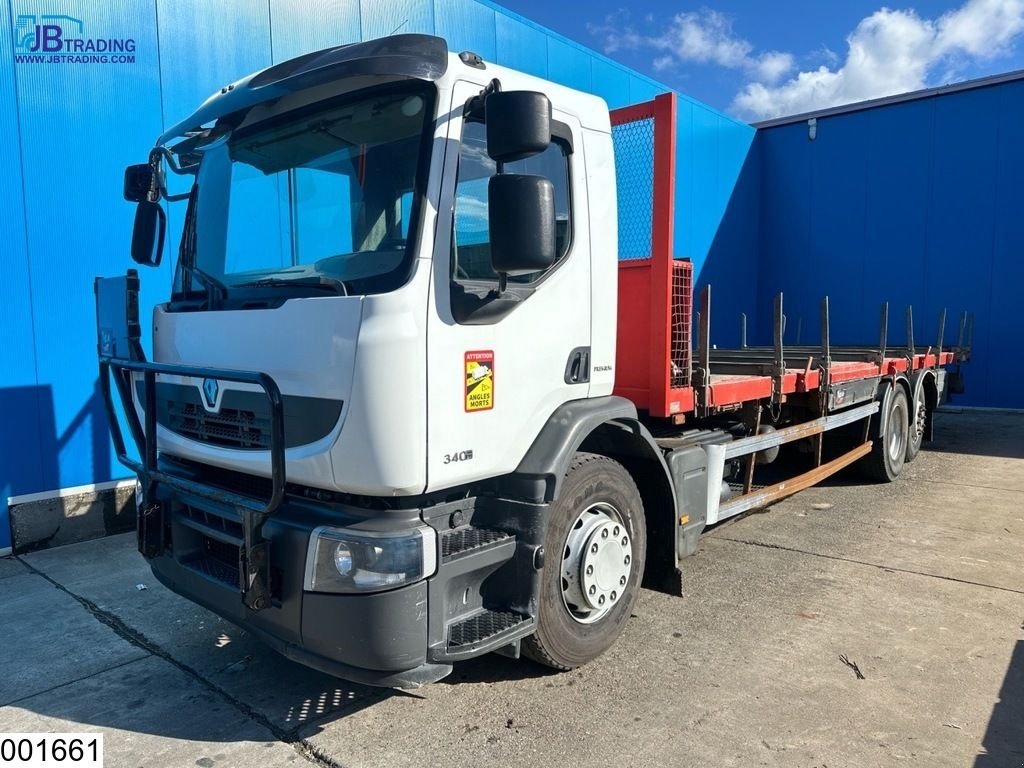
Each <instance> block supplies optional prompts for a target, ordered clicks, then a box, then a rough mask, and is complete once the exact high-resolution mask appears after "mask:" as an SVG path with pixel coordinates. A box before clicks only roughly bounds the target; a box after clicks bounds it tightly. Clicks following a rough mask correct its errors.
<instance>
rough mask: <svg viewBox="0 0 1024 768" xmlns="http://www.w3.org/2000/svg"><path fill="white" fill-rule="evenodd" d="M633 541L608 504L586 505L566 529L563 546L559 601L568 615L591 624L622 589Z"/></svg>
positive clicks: (630, 567)
mask: <svg viewBox="0 0 1024 768" xmlns="http://www.w3.org/2000/svg"><path fill="white" fill-rule="evenodd" d="M632 546H633V545H632V541H631V540H630V538H629V532H628V531H627V530H626V526H625V525H624V524H623V522H622V516H621V515H620V514H619V512H618V510H617V509H615V507H613V506H612V505H611V504H606V503H599V504H593V505H591V506H590V507H587V508H586V509H585V510H584V511H583V512H582V513H581V514H580V516H579V517H577V518H576V522H574V523H573V525H572V527H571V528H570V529H569V535H568V536H566V539H565V546H564V547H563V548H562V574H561V580H562V602H563V603H564V604H565V608H566V610H567V611H568V612H569V615H570V616H572V617H573V619H575V620H576V621H578V622H580V623H581V624H591V623H593V622H595V621H598V620H599V619H601V618H602V617H603V616H604V615H605V614H607V613H608V612H609V611H610V610H611V609H612V608H613V607H614V606H615V605H616V603H618V601H619V600H621V599H622V595H623V593H624V592H625V589H626V585H627V584H629V576H630V573H632V569H633V555H632Z"/></svg>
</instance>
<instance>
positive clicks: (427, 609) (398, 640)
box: [148, 487, 546, 688]
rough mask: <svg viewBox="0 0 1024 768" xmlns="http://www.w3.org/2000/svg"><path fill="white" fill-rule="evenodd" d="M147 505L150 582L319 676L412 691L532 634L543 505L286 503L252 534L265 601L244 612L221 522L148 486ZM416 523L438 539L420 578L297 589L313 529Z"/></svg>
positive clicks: (234, 558)
mask: <svg viewBox="0 0 1024 768" xmlns="http://www.w3.org/2000/svg"><path fill="white" fill-rule="evenodd" d="M156 500H157V502H158V503H159V504H160V505H161V507H162V509H163V514H162V515H161V516H162V518H163V522H164V535H163V539H164V544H165V546H164V549H163V551H162V552H161V553H160V554H158V555H156V556H154V557H150V558H148V560H149V563H150V567H151V568H152V570H153V573H154V575H155V576H156V578H157V579H158V580H159V581H160V582H161V583H163V584H164V585H165V586H167V587H168V588H170V589H171V590H173V591H174V592H176V593H178V594H180V595H182V596H183V597H186V598H188V599H189V600H192V601H193V602H195V603H198V604H199V605H202V606H203V607H205V608H207V609H209V610H211V611H213V612H214V613H216V614H218V615H220V616H222V617H224V618H225V619H227V620H228V621H231V622H232V623H234V624H236V625H238V626H239V627H241V628H242V629H244V630H245V631H247V632H250V633H252V634H253V635H255V636H256V637H258V638H260V639H261V640H262V641H264V642H265V643H266V644H268V645H269V646H271V647H272V648H274V649H275V650H277V651H278V652H280V653H281V654H282V655H284V656H286V657H288V658H290V659H292V660H294V661H297V662H299V663H301V664H304V665H306V666H309V667H312V668H314V669H317V670H319V671H321V672H325V673H327V674H330V675H334V676H336V677H340V678H343V679H346V680H351V681H353V682H357V683H362V684H366V685H375V686H385V687H398V688H411V687H418V686H421V685H424V684H426V683H429V682H433V681H436V680H439V679H441V678H443V677H445V676H446V675H448V674H449V673H450V672H451V670H452V664H453V663H454V662H455V661H458V660H461V659H466V658H471V657H474V656H479V655H482V654H484V653H487V652H490V651H493V650H498V649H503V648H507V649H508V650H509V651H515V652H517V651H518V642H519V640H520V639H521V638H522V637H524V636H525V635H527V634H529V633H530V632H532V631H533V618H532V617H533V616H534V615H535V610H534V606H533V604H532V597H531V596H532V595H533V594H535V593H536V587H535V584H536V581H535V580H536V579H537V578H538V574H539V569H538V566H537V560H538V558H537V556H536V549H537V546H536V545H535V544H533V543H531V538H532V537H533V536H534V534H533V531H542V530H543V527H542V526H538V525H536V522H537V515H538V514H540V515H542V514H543V512H544V511H545V509H546V508H544V507H542V506H533V505H525V506H526V507H527V509H526V510H524V509H523V506H524V505H522V504H517V503H514V502H508V501H505V500H501V499H491V498H471V499H466V500H462V501H460V502H458V503H455V504H439V505H435V506H433V507H430V508H427V509H426V510H424V509H411V510H404V511H402V512H400V513H399V512H396V511H391V512H389V513H388V515H387V516H386V517H385V516H382V515H380V514H379V513H373V512H371V511H369V510H366V509H356V508H345V507H344V506H342V505H338V504H323V503H320V502H316V501H312V500H307V499H297V498H293V497H292V496H288V497H287V498H286V499H285V501H284V502H283V503H282V505H281V506H280V507H279V508H278V510H277V511H276V512H275V513H274V514H273V515H272V516H271V517H269V518H268V519H267V520H266V522H265V523H264V524H263V528H262V538H263V540H264V541H265V542H266V544H267V546H268V553H269V554H268V573H269V584H270V601H269V604H268V605H267V606H266V607H264V608H262V609H260V610H253V609H252V608H250V607H249V606H248V605H247V604H246V603H245V602H244V601H243V599H242V598H241V595H240V586H239V576H238V571H239V569H238V566H237V565H236V564H237V563H238V552H239V548H240V544H241V538H242V530H241V524H240V523H238V522H237V521H236V520H233V519H232V515H231V512H230V511H229V510H224V509H222V508H218V506H217V505H215V504H209V503H208V502H205V501H204V500H203V499H198V498H190V497H188V496H187V495H183V494H181V493H179V492H178V491H175V490H173V489H170V488H167V487H163V488H158V490H157V492H156ZM524 511H525V512H526V513H527V514H525V515H524V514H522V513H523V512H524ZM531 511H532V512H533V513H535V514H533V515H532V516H531V515H530V514H529V513H530V512H531ZM516 520H529V521H531V522H530V530H525V529H524V530H522V531H520V532H518V535H517V533H516V532H508V531H501V530H497V529H495V528H493V527H482V525H481V524H489V525H495V524H497V525H503V526H504V527H508V526H513V527H514V526H515V525H516V522H515V521H516ZM424 522H426V524H428V525H431V526H432V527H434V528H435V530H437V531H438V537H437V542H436V546H437V550H438V551H437V553H436V554H437V563H438V567H437V570H436V572H435V573H434V574H433V575H432V576H430V577H429V578H427V579H424V580H422V581H419V582H417V583H413V584H409V585H406V586H402V587H399V588H396V589H390V590H387V591H381V592H373V593H367V594H329V593H321V592H307V591H305V590H304V588H303V587H304V582H305V575H306V567H307V563H306V558H307V553H308V551H309V540H310V536H311V534H312V532H313V531H314V530H315V529H316V528H317V527H319V526H323V525H330V526H333V527H341V528H346V527H352V526H360V527H365V526H366V525H368V524H370V525H374V526H376V527H378V529H379V528H381V527H390V528H391V529H392V530H402V529H409V528H412V527H416V526H422V525H423V524H424ZM467 627H468V628H469V630H472V631H469V630H468V629H467ZM513 655H515V654H513Z"/></svg>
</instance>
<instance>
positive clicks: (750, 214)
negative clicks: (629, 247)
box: [677, 101, 761, 345]
mask: <svg viewBox="0 0 1024 768" xmlns="http://www.w3.org/2000/svg"><path fill="white" fill-rule="evenodd" d="M684 103H685V102H682V101H681V102H680V108H682V106H683V104H684ZM690 111H691V113H692V114H693V115H694V116H695V123H696V125H695V127H694V129H693V131H692V133H693V136H695V137H697V138H699V141H691V150H692V151H693V152H696V153H697V156H698V158H699V157H700V156H701V155H702V154H703V155H706V156H708V157H714V159H715V162H714V165H713V166H711V165H710V164H707V163H702V162H700V161H699V160H698V161H696V162H694V163H693V164H692V166H693V168H694V169H697V170H699V169H701V168H703V172H701V173H695V174H694V178H693V180H692V183H691V185H690V187H691V190H692V191H691V194H692V199H693V213H692V221H693V226H692V227H691V229H690V232H689V233H688V232H687V230H686V229H685V228H684V230H683V235H684V236H686V235H688V234H689V235H690V236H689V237H685V239H684V243H686V244H687V247H688V248H689V252H690V253H691V254H692V255H693V258H694V266H695V268H696V269H697V275H698V278H697V285H698V290H700V289H701V288H703V286H704V285H705V284H711V285H712V286H713V294H714V295H713V301H712V302H711V309H712V311H711V320H712V325H711V327H712V329H713V342H714V343H716V344H719V345H735V344H737V343H739V315H740V313H741V312H745V313H746V314H747V315H748V318H749V320H748V329H749V331H750V333H751V334H753V333H754V331H755V328H754V322H753V318H754V315H755V312H756V308H757V281H756V275H757V270H758V217H759V203H760V191H761V187H760V164H759V162H758V161H757V156H756V153H755V152H754V151H753V140H754V135H755V133H754V130H753V129H752V128H751V127H750V126H749V125H746V124H744V123H739V122H736V121H734V120H732V119H730V118H728V117H726V116H724V115H720V114H714V115H713V118H714V119H713V120H711V119H710V118H709V117H708V112H709V111H708V110H706V109H703V108H701V107H699V106H697V105H693V106H692V107H691V109H690ZM681 159H682V158H680V160H681ZM709 173H710V175H708V174H709ZM677 219H678V217H677ZM677 226H678V224H677ZM677 251H678V249H677Z"/></svg>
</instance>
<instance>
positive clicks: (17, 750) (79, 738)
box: [0, 733, 103, 768]
mask: <svg viewBox="0 0 1024 768" xmlns="http://www.w3.org/2000/svg"><path fill="white" fill-rule="evenodd" d="M53 765H73V766H76V768H103V734H102V733H0V768H43V767H44V766H53Z"/></svg>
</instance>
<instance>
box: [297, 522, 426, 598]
mask: <svg viewBox="0 0 1024 768" xmlns="http://www.w3.org/2000/svg"><path fill="white" fill-rule="evenodd" d="M436 546H437V538H436V534H435V533H434V529H433V528H428V527H426V526H423V527H419V528H413V529H411V530H406V531H400V532H397V533H380V532H377V531H356V530H352V529H349V528H327V527H321V528H317V529H316V530H315V531H313V533H312V534H311V535H310V537H309V551H308V552H307V554H306V583H305V587H306V591H308V592H377V591H380V590H384V589H393V588H395V587H400V586H402V585H404V584H412V583H414V582H417V581H420V580H422V579H425V578H426V577H427V576H430V575H431V574H433V573H434V569H435V568H436V567H437V551H436Z"/></svg>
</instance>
